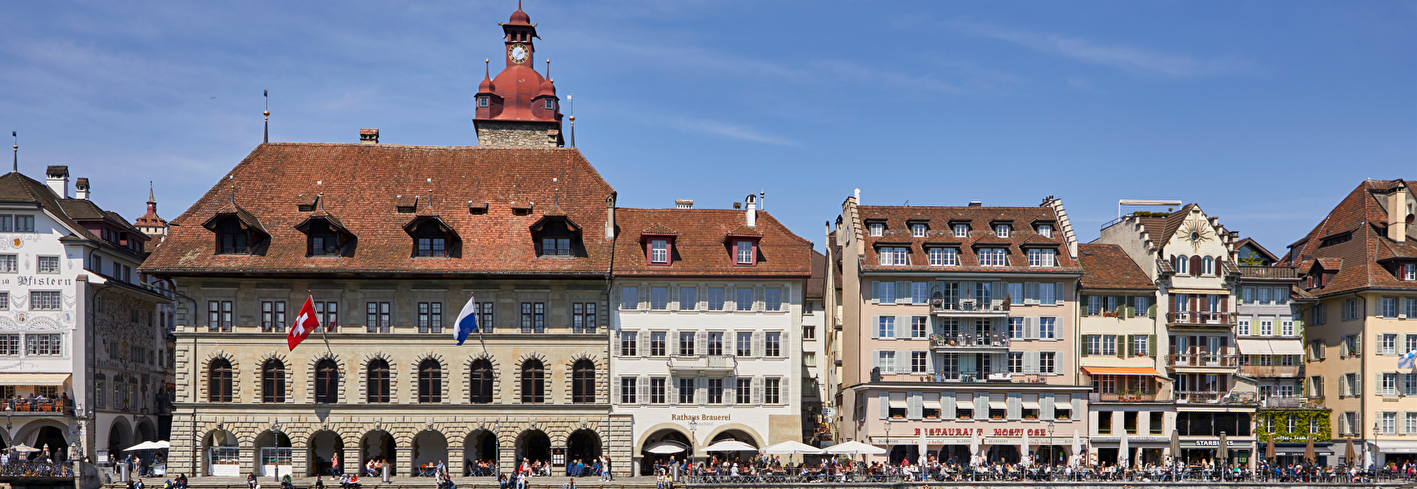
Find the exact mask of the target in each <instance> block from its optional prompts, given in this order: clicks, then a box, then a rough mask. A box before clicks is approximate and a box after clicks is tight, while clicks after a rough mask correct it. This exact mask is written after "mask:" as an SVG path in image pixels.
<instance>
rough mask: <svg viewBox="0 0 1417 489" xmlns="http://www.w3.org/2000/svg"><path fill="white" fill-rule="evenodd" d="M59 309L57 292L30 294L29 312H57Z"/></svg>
mask: <svg viewBox="0 0 1417 489" xmlns="http://www.w3.org/2000/svg"><path fill="white" fill-rule="evenodd" d="M59 308H60V299H59V292H31V293H30V310H32V311H58V310H59Z"/></svg>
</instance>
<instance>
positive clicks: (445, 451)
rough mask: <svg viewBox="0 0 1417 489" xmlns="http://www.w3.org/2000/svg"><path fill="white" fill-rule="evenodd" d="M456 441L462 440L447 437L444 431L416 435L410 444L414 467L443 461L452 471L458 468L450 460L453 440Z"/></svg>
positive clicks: (431, 430) (424, 432)
mask: <svg viewBox="0 0 1417 489" xmlns="http://www.w3.org/2000/svg"><path fill="white" fill-rule="evenodd" d="M455 439H460V438H454V437H451V436H447V435H446V434H445V432H444V431H442V430H438V429H432V428H429V429H425V430H421V431H419V432H418V433H414V435H413V436H412V437H411V438H410V439H409V444H408V447H409V449H410V450H411V457H412V460H411V461H412V462H413V466H414V467H415V468H416V467H419V466H420V465H422V464H436V463H438V462H439V461H442V462H443V463H444V464H445V467H449V469H448V470H450V471H451V470H452V467H456V465H453V463H452V460H450V456H451V448H452V440H455Z"/></svg>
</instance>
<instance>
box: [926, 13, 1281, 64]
mask: <svg viewBox="0 0 1417 489" xmlns="http://www.w3.org/2000/svg"><path fill="white" fill-rule="evenodd" d="M948 25H949V26H950V27H951V28H953V29H955V30H956V31H959V32H961V33H964V34H967V35H972V36H979V37H987V38H992V39H998V40H1001V41H1008V42H1011V43H1014V44H1018V45H1021V46H1025V47H1028V48H1032V49H1036V50H1039V51H1044V52H1049V53H1054V54H1059V55H1062V56H1066V57H1069V58H1073V59H1076V60H1080V61H1086V62H1089V63H1096V64H1101V65H1107V66H1114V67H1118V68H1122V69H1126V70H1131V71H1138V72H1146V73H1155V74H1161V75H1166V76H1173V77H1203V76H1215V75H1228V74H1237V73H1247V72H1252V71H1253V70H1254V67H1253V66H1252V65H1251V64H1250V63H1249V62H1248V61H1245V60H1243V59H1240V58H1238V57H1234V56H1220V57H1212V58H1200V57H1196V56H1190V55H1185V54H1172V53H1163V52H1159V51H1154V50H1149V49H1143V48H1138V47H1132V46H1126V45H1122V44H1103V43H1099V42H1094V41H1089V40H1087V39H1081V38H1076V37H1068V36H1063V35H1059V34H1049V33H1042V32H1033V31H1027V30H1023V29H1012V28H1007V27H1000V26H995V25H990V24H979V23H970V22H963V21H955V22H950V23H949V24H948Z"/></svg>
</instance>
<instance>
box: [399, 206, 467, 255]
mask: <svg viewBox="0 0 1417 489" xmlns="http://www.w3.org/2000/svg"><path fill="white" fill-rule="evenodd" d="M404 231H405V232H407V233H408V234H409V237H411V238H413V257H414V258H458V257H459V256H461V255H462V253H461V251H462V241H461V239H459V238H458V235H457V233H456V232H454V231H453V229H452V228H450V227H448V225H447V224H445V223H444V222H443V220H442V219H439V218H438V216H420V217H417V218H415V219H414V220H413V221H412V222H410V223H408V224H407V225H405V226H404Z"/></svg>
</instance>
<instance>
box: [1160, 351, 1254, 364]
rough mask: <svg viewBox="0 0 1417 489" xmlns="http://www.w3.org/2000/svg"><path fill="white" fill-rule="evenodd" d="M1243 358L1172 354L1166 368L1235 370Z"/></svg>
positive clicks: (1201, 354)
mask: <svg viewBox="0 0 1417 489" xmlns="http://www.w3.org/2000/svg"><path fill="white" fill-rule="evenodd" d="M1241 356H1242V355H1220V354H1215V353H1172V354H1170V355H1166V366H1168V367H1222V368H1234V367H1238V366H1240V357H1241Z"/></svg>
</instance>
